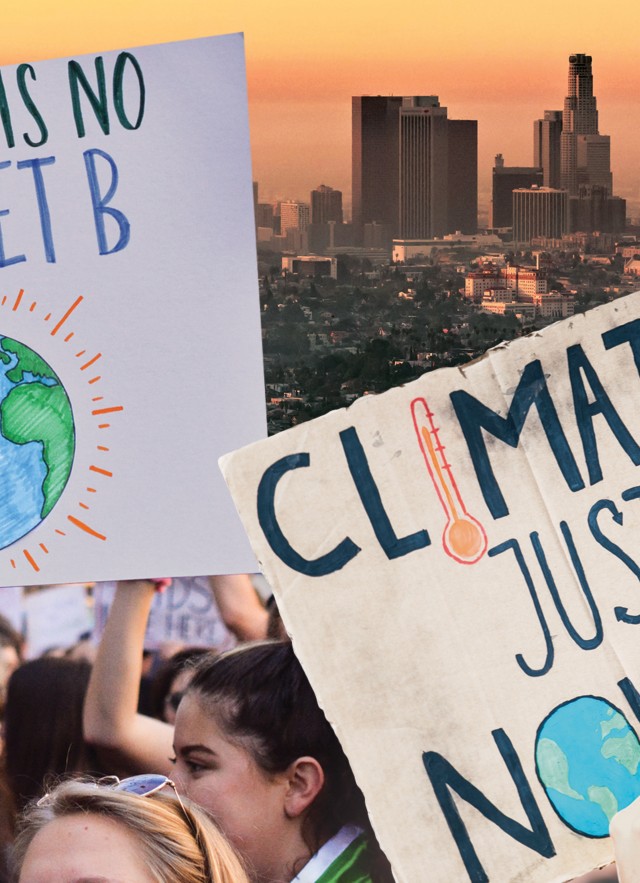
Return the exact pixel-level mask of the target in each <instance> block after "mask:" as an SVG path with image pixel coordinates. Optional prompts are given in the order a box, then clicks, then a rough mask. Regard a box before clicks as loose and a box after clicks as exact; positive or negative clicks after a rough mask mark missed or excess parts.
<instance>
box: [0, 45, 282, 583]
mask: <svg viewBox="0 0 640 883" xmlns="http://www.w3.org/2000/svg"><path fill="white" fill-rule="evenodd" d="M0 75H1V80H0V421H1V423H0V425H1V433H0V503H1V504H2V513H3V517H2V519H0V568H1V569H0V574H1V580H2V581H4V582H5V584H6V583H16V582H24V583H37V582H41V583H53V582H69V581H88V580H95V579H107V578H113V579H115V578H121V577H147V576H162V575H164V574H172V573H184V574H199V573H225V572H235V571H241V572H242V571H245V570H255V559H254V558H253V555H252V554H251V551H250V549H249V545H248V543H247V541H246V538H245V536H244V533H243V531H242V528H241V526H240V523H239V520H238V518H237V516H236V513H235V511H234V508H233V504H232V503H231V501H230V498H229V494H228V491H227V489H226V487H225V485H224V482H223V480H222V478H221V476H220V475H219V471H218V469H217V465H216V460H217V457H218V455H219V454H220V453H221V452H223V451H226V450H228V449H229V447H233V446H235V445H237V444H239V443H241V444H245V443H247V442H249V441H254V440H256V439H257V438H261V437H263V436H264V435H265V434H266V432H265V426H266V423H265V417H264V387H263V381H262V362H261V359H262V356H261V349H260V325H259V308H258V290H257V273H256V257H255V233H254V222H253V201H252V200H253V196H252V185H251V166H250V154H249V137H248V124H247V99H246V89H245V73H244V58H243V41H242V36H241V35H238V34H236V35H230V36H225V37H215V38H206V39H202V40H191V41H187V42H184V43H170V44H166V45H159V46H144V47H141V48H136V49H127V50H123V51H115V52H106V53H103V54H96V55H87V56H78V57H75V58H70V59H56V60H53V61H44V62H33V63H27V62H25V63H23V64H20V65H17V66H13V67H6V68H2V69H1V71H0Z"/></svg>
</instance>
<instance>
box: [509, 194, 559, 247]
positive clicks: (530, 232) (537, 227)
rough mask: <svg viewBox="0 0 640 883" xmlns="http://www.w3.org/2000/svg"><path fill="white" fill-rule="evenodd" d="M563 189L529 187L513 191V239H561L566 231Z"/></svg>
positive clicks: (526, 240) (527, 240)
mask: <svg viewBox="0 0 640 883" xmlns="http://www.w3.org/2000/svg"><path fill="white" fill-rule="evenodd" d="M567 199H568V197H567V192H566V190H553V189H552V188H551V187H531V188H529V189H519V190H514V191H513V240H514V242H518V243H521V244H528V243H530V242H531V240H532V239H536V238H539V237H540V238H545V239H560V238H561V237H562V236H564V234H565V233H567V231H568V229H569V214H568V201H567Z"/></svg>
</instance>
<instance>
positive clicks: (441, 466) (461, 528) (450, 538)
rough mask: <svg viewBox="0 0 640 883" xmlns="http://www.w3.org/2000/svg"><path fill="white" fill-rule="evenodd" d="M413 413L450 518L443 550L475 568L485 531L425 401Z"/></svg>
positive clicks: (413, 406) (414, 405) (484, 544)
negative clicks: (460, 486)
mask: <svg viewBox="0 0 640 883" xmlns="http://www.w3.org/2000/svg"><path fill="white" fill-rule="evenodd" d="M411 413H412V415H413V425H414V426H415V429H416V434H417V436H418V440H419V442H420V448H421V449H422V453H423V455H424V460H425V463H426V464H427V470H428V471H429V475H430V476H431V481H432V482H433V486H434V487H435V489H436V493H437V494H438V499H439V500H440V502H441V503H442V507H443V509H444V511H445V514H446V516H447V524H446V526H445V529H444V532H443V534H442V545H443V547H444V550H445V552H446V553H447V555H450V556H451V558H453V559H454V560H455V561H458V562H459V563H460V564H475V563H476V561H479V560H480V559H481V558H482V556H483V555H484V553H485V552H486V551H487V534H486V532H485V529H484V527H483V526H482V525H481V524H480V522H479V521H478V519H477V518H474V517H473V515H470V514H469V513H468V512H467V509H466V507H465V505H464V502H463V500H462V497H461V496H460V491H459V490H458V485H457V484H456V480H455V478H454V477H453V471H452V468H451V464H450V463H449V462H448V461H447V458H446V456H445V453H444V451H445V446H444V445H443V444H442V443H441V441H440V434H439V433H440V430H439V428H438V427H437V426H436V425H435V423H434V421H433V418H434V416H435V415H434V413H433V412H432V410H431V409H430V408H429V405H428V404H427V401H426V399H422V398H420V399H414V400H413V401H412V402H411Z"/></svg>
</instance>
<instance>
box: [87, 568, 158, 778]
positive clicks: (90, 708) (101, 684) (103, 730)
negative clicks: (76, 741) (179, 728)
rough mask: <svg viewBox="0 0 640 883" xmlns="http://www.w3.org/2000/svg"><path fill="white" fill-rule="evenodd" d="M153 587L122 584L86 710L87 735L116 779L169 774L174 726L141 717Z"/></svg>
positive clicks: (134, 582) (141, 583)
mask: <svg viewBox="0 0 640 883" xmlns="http://www.w3.org/2000/svg"><path fill="white" fill-rule="evenodd" d="M154 592H155V585H154V583H153V582H151V581H147V580H132V581H128V582H120V583H118V587H117V589H116V594H115V597H114V600H113V605H112V607H111V611H110V613H109V619H108V621H107V624H106V627H105V630H104V634H103V636H102V640H101V642H100V647H99V648H98V655H97V658H96V661H95V663H94V666H93V670H92V673H91V680H90V682H89V689H88V691H87V697H86V700H85V706H84V716H83V725H84V736H85V739H86V741H87V742H89V743H90V744H92V745H94V746H95V747H96V748H97V749H98V753H99V757H100V760H101V763H102V765H103V766H104V767H105V768H109V769H110V771H112V772H116V773H118V774H131V773H136V772H154V773H164V774H165V775H170V774H171V771H172V769H173V767H172V764H171V763H170V761H169V758H170V757H171V755H172V754H173V727H172V726H171V725H170V724H166V723H164V722H163V721H159V720H156V719H155V718H152V717H146V716H145V715H142V714H138V711H137V708H138V695H139V690H140V677H141V674H142V652H143V646H144V634H145V629H146V626H147V620H148V618H149V611H150V609H151V602H152V601H153V596H154Z"/></svg>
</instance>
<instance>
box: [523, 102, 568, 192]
mask: <svg viewBox="0 0 640 883" xmlns="http://www.w3.org/2000/svg"><path fill="white" fill-rule="evenodd" d="M561 135H562V111H561V110H545V112H544V117H543V119H541V120H535V121H534V123H533V165H534V166H535V167H536V168H538V169H542V183H543V185H544V186H545V187H554V188H558V187H560V139H561ZM525 186H527V185H525Z"/></svg>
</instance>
